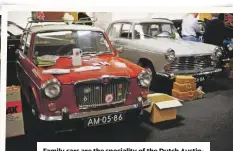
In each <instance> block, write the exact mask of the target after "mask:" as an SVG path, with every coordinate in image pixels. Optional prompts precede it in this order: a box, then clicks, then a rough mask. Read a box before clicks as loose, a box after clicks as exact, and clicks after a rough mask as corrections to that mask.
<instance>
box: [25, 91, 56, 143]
mask: <svg viewBox="0 0 233 151" xmlns="http://www.w3.org/2000/svg"><path fill="white" fill-rule="evenodd" d="M33 97H34V96H33V94H32V93H31V94H30V103H28V102H27V100H26V98H25V96H24V94H23V92H22V90H21V100H22V106H23V120H24V130H25V135H26V136H27V138H28V139H29V141H38V140H40V139H43V138H49V137H48V136H51V134H53V133H51V132H52V131H48V127H46V124H44V123H42V122H41V121H40V120H39V118H38V116H37V115H38V112H37V110H36V106H35V105H34V104H33V105H32V103H31V102H33V101H34V98H33ZM32 109H34V110H35V114H33V111H32Z"/></svg>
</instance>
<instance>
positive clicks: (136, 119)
mask: <svg viewBox="0 0 233 151" xmlns="http://www.w3.org/2000/svg"><path fill="white" fill-rule="evenodd" d="M140 113H141V110H134V111H130V112H128V113H127V114H126V121H125V122H126V123H127V124H129V125H136V124H140V123H141V122H142V116H141V115H140Z"/></svg>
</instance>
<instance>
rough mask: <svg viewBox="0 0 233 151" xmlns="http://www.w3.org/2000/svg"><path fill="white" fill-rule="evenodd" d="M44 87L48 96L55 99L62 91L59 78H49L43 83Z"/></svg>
mask: <svg viewBox="0 0 233 151" xmlns="http://www.w3.org/2000/svg"><path fill="white" fill-rule="evenodd" d="M42 89H43V91H44V94H45V96H46V97H48V98H50V99H54V98H56V97H58V96H59V94H60V92H61V85H60V82H59V81H58V80H57V79H53V80H49V81H47V82H45V83H44V84H43V85H42Z"/></svg>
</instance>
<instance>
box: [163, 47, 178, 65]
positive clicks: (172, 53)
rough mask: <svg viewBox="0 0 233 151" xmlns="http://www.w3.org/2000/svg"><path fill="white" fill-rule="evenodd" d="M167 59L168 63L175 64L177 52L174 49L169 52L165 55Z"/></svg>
mask: <svg viewBox="0 0 233 151" xmlns="http://www.w3.org/2000/svg"><path fill="white" fill-rule="evenodd" d="M165 58H166V59H167V61H168V62H173V61H175V59H176V55H175V51H174V50H172V49H169V50H167V52H166V54H165Z"/></svg>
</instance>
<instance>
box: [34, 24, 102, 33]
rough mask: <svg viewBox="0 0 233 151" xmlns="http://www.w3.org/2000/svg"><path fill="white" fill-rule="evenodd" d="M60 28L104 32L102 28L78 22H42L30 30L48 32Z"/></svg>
mask: <svg viewBox="0 0 233 151" xmlns="http://www.w3.org/2000/svg"><path fill="white" fill-rule="evenodd" d="M60 30H88V31H100V32H103V30H102V29H101V28H97V27H93V26H88V25H77V24H71V25H67V24H62V23H58V24H44V25H43V24H41V25H39V24H38V25H34V26H31V27H30V31H31V32H33V33H38V32H46V31H60Z"/></svg>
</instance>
